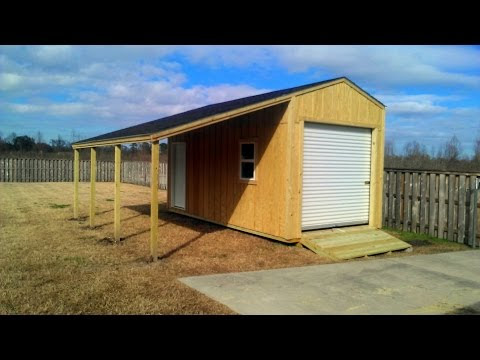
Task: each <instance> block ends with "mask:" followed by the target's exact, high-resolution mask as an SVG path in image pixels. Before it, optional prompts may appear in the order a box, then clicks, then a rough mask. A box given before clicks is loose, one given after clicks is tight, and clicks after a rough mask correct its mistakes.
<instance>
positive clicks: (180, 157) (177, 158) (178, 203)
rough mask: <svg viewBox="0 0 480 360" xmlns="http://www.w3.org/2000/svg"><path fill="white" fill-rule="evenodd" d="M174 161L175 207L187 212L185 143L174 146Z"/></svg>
mask: <svg viewBox="0 0 480 360" xmlns="http://www.w3.org/2000/svg"><path fill="white" fill-rule="evenodd" d="M172 160H173V187H172V190H173V193H172V199H173V207H176V208H180V209H184V210H185V184H186V166H185V164H186V145H185V143H184V142H176V143H173V144H172Z"/></svg>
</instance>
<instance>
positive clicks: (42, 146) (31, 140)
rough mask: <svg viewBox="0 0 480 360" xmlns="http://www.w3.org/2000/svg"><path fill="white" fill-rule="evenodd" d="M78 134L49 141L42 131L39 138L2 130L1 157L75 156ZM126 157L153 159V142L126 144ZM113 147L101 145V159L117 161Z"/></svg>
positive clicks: (84, 156)
mask: <svg viewBox="0 0 480 360" xmlns="http://www.w3.org/2000/svg"><path fill="white" fill-rule="evenodd" d="M78 140H79V139H78V136H77V135H76V134H75V133H74V132H72V141H68V140H66V139H64V138H62V137H61V136H60V135H58V136H57V138H56V139H51V140H50V141H49V142H45V140H44V136H43V134H42V133H41V132H40V131H39V132H37V134H36V136H35V137H31V136H28V135H20V136H19V135H17V134H16V133H15V132H12V133H10V134H9V135H8V136H6V137H3V134H2V133H1V132H0V157H1V158H33V159H73V151H72V143H74V142H76V141H78ZM166 154H167V144H166V143H160V159H161V161H162V160H163V161H166ZM122 158H123V160H131V161H150V159H151V145H150V144H149V143H135V144H127V145H122ZM80 159H81V160H89V159H90V152H89V151H87V150H84V151H80ZM113 159H114V148H113V146H105V147H98V148H97V160H99V161H113Z"/></svg>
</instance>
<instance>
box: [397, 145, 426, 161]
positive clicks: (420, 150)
mask: <svg viewBox="0 0 480 360" xmlns="http://www.w3.org/2000/svg"><path fill="white" fill-rule="evenodd" d="M403 154H404V156H406V157H407V158H411V159H412V158H415V159H416V158H424V157H428V153H427V148H426V147H425V145H421V144H420V143H419V142H418V141H415V140H414V141H410V142H408V143H406V144H405V146H404V147H403Z"/></svg>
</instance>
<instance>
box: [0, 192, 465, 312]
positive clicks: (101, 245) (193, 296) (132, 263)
mask: <svg viewBox="0 0 480 360" xmlns="http://www.w3.org/2000/svg"><path fill="white" fill-rule="evenodd" d="M113 196H114V194H113V184H112V183H98V184H97V217H96V224H97V226H96V228H94V229H90V228H89V227H88V218H87V216H86V215H87V214H88V206H89V204H88V199H89V184H85V183H82V184H80V200H81V204H80V215H82V216H83V217H82V218H81V219H80V220H72V219H71V217H72V214H73V210H72V206H71V203H72V198H73V186H72V184H71V183H23V184H22V183H0V314H233V312H232V311H231V310H230V309H229V308H227V307H225V306H223V305H222V304H219V303H217V302H215V301H214V300H212V299H210V298H208V297H206V296H204V295H202V294H200V293H198V292H197V291H195V290H193V289H191V288H189V287H187V286H186V285H184V284H182V283H181V282H179V281H178V280H177V279H178V278H180V277H184V276H193V275H205V274H213V273H226V272H234V271H251V270H265V269H274V268H282V267H292V266H304V265H313V264H322V263H329V262H331V261H330V260H328V259H326V258H322V257H320V256H319V255H316V254H314V253H313V252H311V251H310V250H307V249H304V248H300V247H296V246H293V245H286V244H282V243H279V242H275V241H271V240H267V239H264V238H260V237H257V236H253V235H249V234H245V233H242V232H239V231H235V230H230V229H227V228H223V227H220V226H217V225H213V224H209V223H206V222H203V221H199V220H195V219H191V218H188V217H185V216H181V215H177V214H173V213H168V212H166V210H165V200H166V193H165V192H164V191H161V192H160V194H159V200H160V209H159V238H160V240H161V242H160V249H161V256H162V257H163V258H162V260H161V261H158V262H156V263H149V262H148V256H149V244H148V242H149V236H150V233H149V228H150V216H149V213H150V207H149V201H150V191H149V188H147V187H142V186H137V185H130V184H122V195H121V196H122V209H121V216H122V234H123V237H124V239H123V240H122V241H121V242H120V243H119V244H112V242H111V236H112V234H113V201H112V199H113ZM396 235H397V236H399V237H400V238H403V239H404V240H407V241H408V240H412V239H410V238H408V239H407V238H405V237H406V236H407V235H408V234H400V235H398V234H396ZM415 236H417V235H415ZM413 245H414V251H413V252H412V253H398V255H397V254H395V255H390V256H409V255H415V254H419V253H433V252H444V251H452V250H464V249H466V247H464V246H459V244H453V243H446V242H441V241H440V242H435V241H432V243H431V244H430V245H429V246H423V245H422V246H416V244H413ZM384 256H386V255H382V256H380V257H384Z"/></svg>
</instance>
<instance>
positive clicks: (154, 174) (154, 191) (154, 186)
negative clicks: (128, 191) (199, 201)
mask: <svg viewBox="0 0 480 360" xmlns="http://www.w3.org/2000/svg"><path fill="white" fill-rule="evenodd" d="M159 153H160V145H159V141H158V140H157V141H153V142H152V164H151V167H152V169H151V171H150V189H151V200H150V256H151V260H152V261H156V260H157V258H158V161H159Z"/></svg>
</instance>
